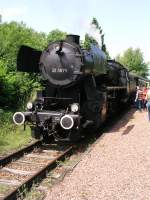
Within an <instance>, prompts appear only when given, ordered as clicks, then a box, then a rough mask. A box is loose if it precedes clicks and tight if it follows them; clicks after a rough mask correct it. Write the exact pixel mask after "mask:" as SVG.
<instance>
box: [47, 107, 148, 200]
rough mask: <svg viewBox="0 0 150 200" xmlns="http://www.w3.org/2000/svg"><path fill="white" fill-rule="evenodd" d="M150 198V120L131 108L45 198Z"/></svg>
mask: <svg viewBox="0 0 150 200" xmlns="http://www.w3.org/2000/svg"><path fill="white" fill-rule="evenodd" d="M101 199H102V200H150V122H149V121H148V116H147V112H144V111H143V112H139V111H136V110H134V109H133V110H131V111H129V112H128V113H127V114H125V116H124V117H123V118H122V119H120V120H118V121H117V123H116V124H115V125H114V126H113V127H112V128H111V130H110V131H109V132H105V133H104V134H103V136H102V137H101V138H100V139H98V141H96V144H95V145H93V148H92V150H91V151H90V152H89V153H88V154H85V155H84V156H83V159H82V161H81V162H80V163H79V164H78V165H77V166H76V168H75V169H74V170H73V172H72V173H70V174H68V175H67V176H66V177H65V178H64V180H63V181H62V182H60V183H59V184H57V185H55V186H53V187H52V189H51V190H50V191H49V192H48V194H47V197H46V199H45V200H101Z"/></svg>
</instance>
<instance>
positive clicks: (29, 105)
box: [27, 102, 33, 110]
mask: <svg viewBox="0 0 150 200" xmlns="http://www.w3.org/2000/svg"><path fill="white" fill-rule="evenodd" d="M32 108H33V103H32V102H28V103H27V109H28V110H31V109H32Z"/></svg>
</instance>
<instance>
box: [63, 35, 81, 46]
mask: <svg viewBox="0 0 150 200" xmlns="http://www.w3.org/2000/svg"><path fill="white" fill-rule="evenodd" d="M66 41H68V42H74V43H76V44H78V45H79V44H80V36H79V35H67V36H66Z"/></svg>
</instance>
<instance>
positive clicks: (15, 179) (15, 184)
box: [0, 141, 73, 200]
mask: <svg viewBox="0 0 150 200" xmlns="http://www.w3.org/2000/svg"><path fill="white" fill-rule="evenodd" d="M72 149H73V147H72V146H71V145H70V146H69V145H68V146H66V145H63V144H57V143H54V144H50V145H42V142H41V141H37V142H35V143H33V144H32V145H30V146H28V147H25V148H24V149H22V150H19V151H17V152H14V153H12V154H11V155H9V156H6V157H3V158H1V159H0V200H13V199H19V198H20V199H21V198H23V197H24V196H25V195H26V192H27V191H28V190H29V189H30V188H31V187H32V185H33V184H36V183H39V182H40V181H41V180H42V179H43V178H45V177H46V175H47V173H48V172H49V171H50V170H52V169H53V168H55V167H56V166H57V161H59V160H63V159H64V158H65V157H66V156H67V155H70V154H71V153H72Z"/></svg>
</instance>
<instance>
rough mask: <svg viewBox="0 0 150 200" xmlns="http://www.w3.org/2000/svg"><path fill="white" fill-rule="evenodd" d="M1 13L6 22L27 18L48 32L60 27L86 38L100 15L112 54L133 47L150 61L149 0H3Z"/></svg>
mask: <svg viewBox="0 0 150 200" xmlns="http://www.w3.org/2000/svg"><path fill="white" fill-rule="evenodd" d="M0 14H2V20H3V21H7V22H10V21H12V20H13V21H14V20H15V21H18V22H20V21H23V22H24V23H26V24H27V26H29V27H32V28H34V29H35V30H37V31H42V32H46V33H48V32H50V31H51V30H53V29H56V28H58V29H60V30H62V31H66V32H68V33H72V34H79V35H81V38H82V39H83V36H84V34H85V32H89V24H90V21H91V19H92V17H96V18H97V20H98V22H99V24H100V25H101V27H102V29H103V30H104V33H105V43H106V45H107V48H108V51H109V52H110V55H111V56H112V57H115V56H116V55H117V54H118V53H122V52H123V51H124V50H126V49H127V48H129V47H133V48H140V49H141V50H142V52H143V54H144V56H145V60H146V61H150V1H149V0H142V1H140V0H139V1H137V0H126V1H123V0H0Z"/></svg>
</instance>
